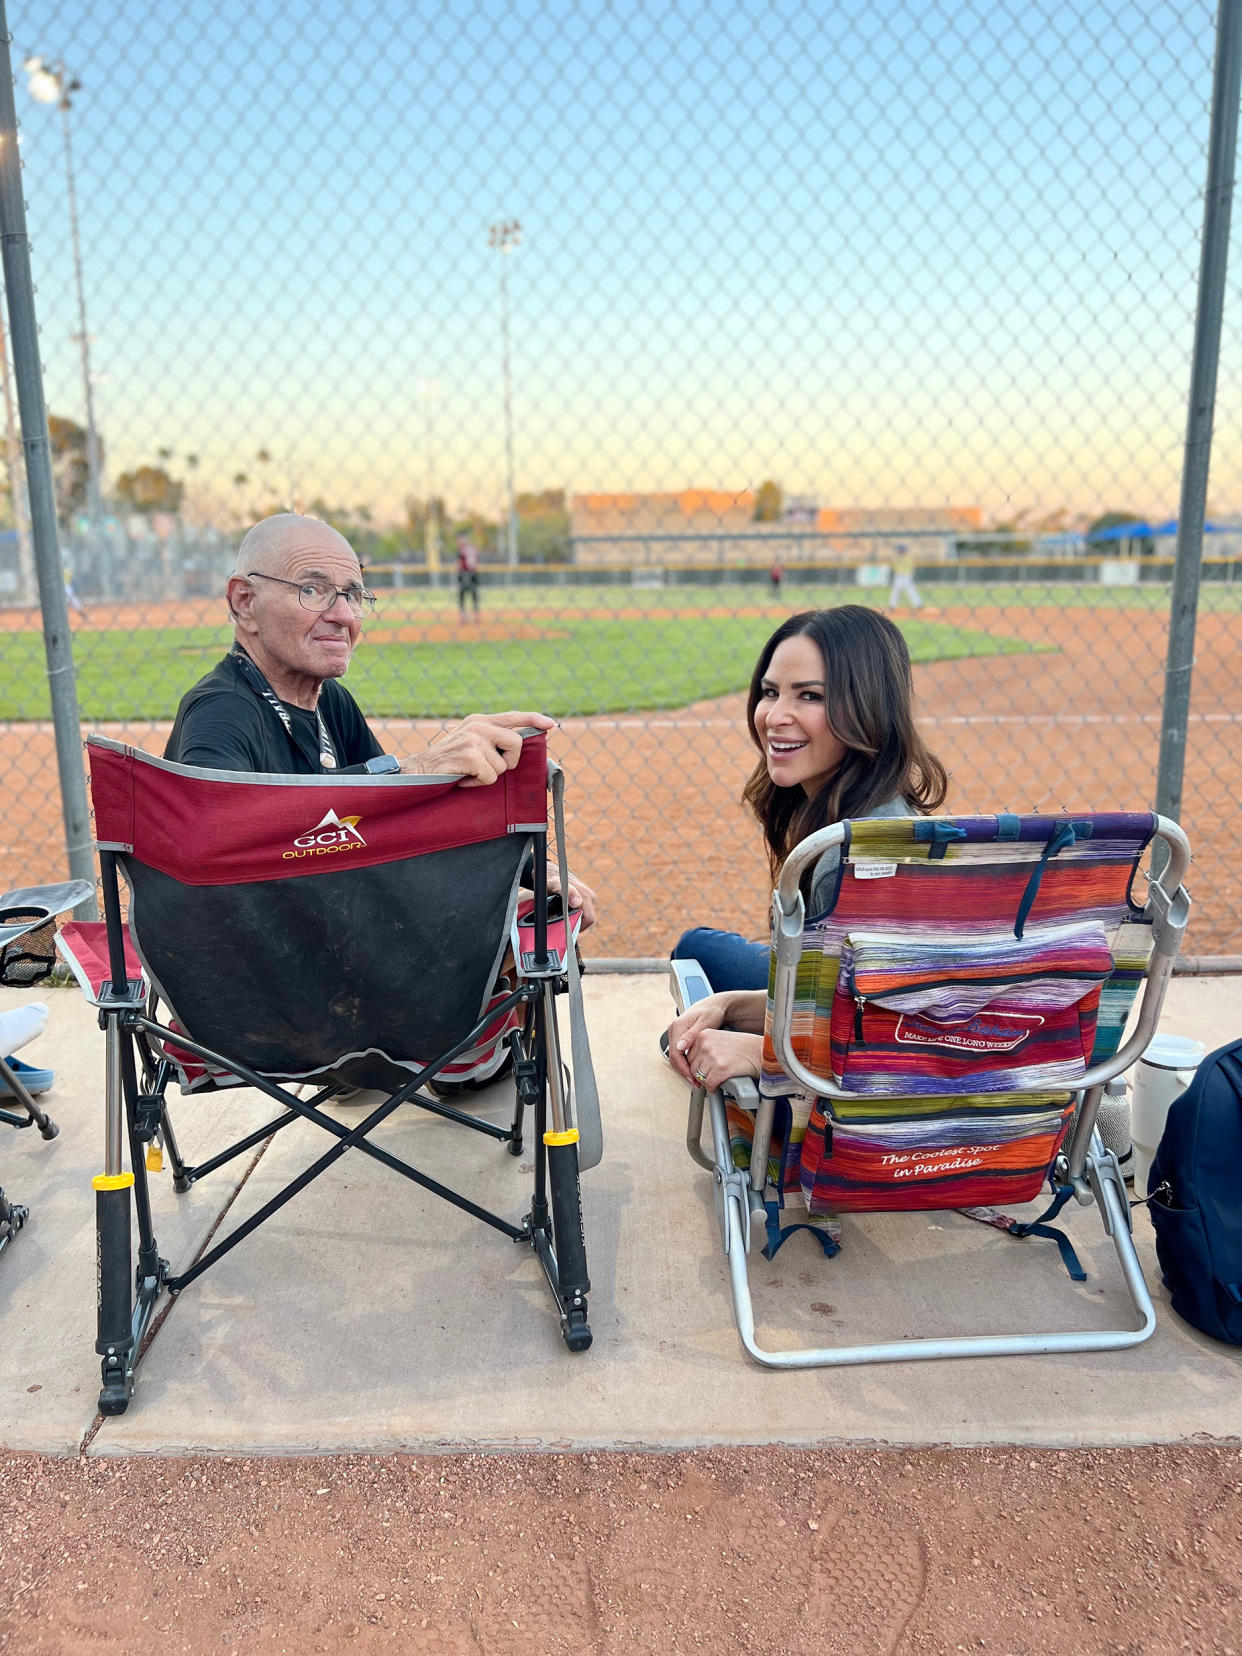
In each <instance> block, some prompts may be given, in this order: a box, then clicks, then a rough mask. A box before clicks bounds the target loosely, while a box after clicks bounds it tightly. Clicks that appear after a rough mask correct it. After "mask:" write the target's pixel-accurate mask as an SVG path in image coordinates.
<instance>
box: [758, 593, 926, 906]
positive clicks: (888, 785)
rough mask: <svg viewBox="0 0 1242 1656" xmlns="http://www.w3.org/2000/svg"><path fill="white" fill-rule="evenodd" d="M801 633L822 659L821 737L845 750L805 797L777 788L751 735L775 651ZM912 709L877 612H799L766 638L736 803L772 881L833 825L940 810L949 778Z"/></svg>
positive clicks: (907, 679) (892, 637) (910, 691)
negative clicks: (757, 835)
mask: <svg viewBox="0 0 1242 1656" xmlns="http://www.w3.org/2000/svg"><path fill="white" fill-rule="evenodd" d="M801 633H805V634H806V635H807V637H808V638H811V639H813V640H814V641H815V643H816V644H817V645H818V646H819V651H820V654H821V655H822V656H823V658H824V711H825V714H826V715H827V719H828V728H829V729H830V730H831V731H832V733H833V735H834V736H836V737H837V739H838V740H839V741H841V742H843V743H844V744H845V750H846V752H845V757H844V759H842V761H841V763H840V764H839V765H838V766H837V768H836V770H835V771H833V773H832V775H831V776H830V777H829V778H828V780H827V781H826V782H825V783H824V785H823V787H822V788H820V790H819V792H818V793H816V794H814V795H812V796H811V797H810V798H808V797H807V795H806V794H804V793H803V791H802V789H801V787H793V788H778V787H777V785H776V783H775V782H773V780H772V778H771V777H770V776H769V775H768V766H767V759H766V756H765V755H764V753H763V744H762V742H761V740H760V737H759V733H758V731H757V730H756V729H755V708H756V706H757V705H758V703H759V698H760V695H761V693H762V689H763V680H764V678H765V677H766V675H767V671H768V668H769V666H770V665H771V663H772V656H773V654H774V653H775V651H776V648H777V646H778V645H779V644H783V643H784V641H785V640H786V639H787V638H796V637H797V636H798V635H799V634H801ZM913 700H914V683H913V678H912V676H911V672H910V652H909V650H908V649H907V648H906V641H905V639H904V638H903V637H902V635H901V632H900V630H899V629H898V628H897V627H895V626H894V625H893V623H892V622H891V621H890V620H889V619H888V618H887V616H884V615H881V614H880V613H879V612H878V611H877V610H872V609H867V608H866V607H865V606H864V605H862V604H842V605H840V606H839V607H838V608H836V609H826V610H803V611H802V613H801V614H800V615H791V616H790V617H789V620H788V621H785V622H783V623H782V624H781V626H779V627H778V628H777V629H776V631H775V632H774V633H773V634H772V636H771V638H769V639H768V641H767V643H766V644H765V645H764V646H763V650H762V652H761V654H760V656H759V661H758V664H757V665H756V667H755V672H754V677H753V678H752V679H751V681H750V694H749V695H748V697H747V699H746V723H747V726H748V728H749V730H750V735H751V740H752V741H753V742H754V744H755V746H756V747H757V748H758V749H759V753H760V758H759V763H758V764H757V765H756V766H755V768H754V771H753V772H752V773H751V776H750V780H749V781H748V782H747V784H746V786H745V788H744V789H743V790H742V798H743V800H744V801H745V802H746V804H747V805H749V806H750V808H751V810H752V811H753V812H754V813H755V815H756V817H757V818H758V819H759V822H760V823H761V824H762V827H763V838H764V843H765V845H766V846H767V852H768V862H769V864H770V866H771V871H772V878H773V880H775V879H776V876H777V875H778V873H779V872H780V867H781V864H782V863H783V862H784V861H785V858H786V857H787V856H788V855H789V853H790V852H791V851H792V850H793V848H794V846H795V845H797V843H798V841H799V840H802V839H805V838H806V836H807V835H808V834H812V833H814V832H815V830H816V829H817V828H824V827H826V826H827V825H828V824H829V823H830V822H840V821H842V820H843V819H844V818H846V817H865V816H866V815H867V814H868V813H869V812H870V811H874V810H875V809H876V807H877V806H880V805H886V804H887V803H888V801H889V800H890V799H896V798H898V797H900V798H902V799H905V800H906V801H907V802H908V803H909V805H910V807H911V809H912V810H913V811H917V812H918V813H920V814H922V815H926V814H928V813H929V812H931V811H935V810H938V809H939V807H940V806H941V805H943V803H944V797H945V794H946V793H947V792H948V786H949V779H948V775H947V774H946V772H945V768H944V766H943V765H942V764H941V763H940V761H939V759H937V758H936V756H935V754H933V753H930V752H929V751H928V749H927V747H926V746H925V745H924V742H923V738H922V737H921V736H920V735H919V733H918V730H917V728H916V726H915V723H914V709H913Z"/></svg>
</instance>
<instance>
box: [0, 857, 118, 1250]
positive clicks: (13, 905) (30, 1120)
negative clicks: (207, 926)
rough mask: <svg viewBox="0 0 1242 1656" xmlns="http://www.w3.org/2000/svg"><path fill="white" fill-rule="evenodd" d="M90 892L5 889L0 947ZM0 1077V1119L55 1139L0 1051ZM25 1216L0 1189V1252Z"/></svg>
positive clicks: (81, 885) (75, 883)
mask: <svg viewBox="0 0 1242 1656" xmlns="http://www.w3.org/2000/svg"><path fill="white" fill-rule="evenodd" d="M94 895H95V888H94V886H92V885H91V884H90V882H89V881H87V880H70V881H67V882H65V883H63V884H61V885H55V886H28V887H24V888H23V889H22V890H20V891H16V892H7V893H6V894H5V895H4V897H3V899H0V946H4V947H7V946H8V945H9V944H10V943H17V942H20V941H21V939H22V938H23V937H24V936H25V935H26V934H27V932H31V931H37V930H38V928H39V927H40V926H45V925H47V923H48V921H49V920H52V921H54V920H55V918H56V916H57V915H58V914H64V913H66V912H67V911H68V910H70V909H75V908H79V907H80V906H81V905H82V904H83V903H85V902H88V901H89V900H90V899H91V898H92V897H93V896H94ZM27 908H29V910H30V921H29V924H28V925H26V924H24V923H22V922H20V921H16V920H14V919H13V918H12V916H13V915H14V914H17V913H24V912H25V910H26V909H27ZM0 1077H2V1078H3V1079H4V1081H5V1083H6V1085H7V1086H8V1089H9V1092H10V1094H11V1095H12V1098H13V1106H12V1108H10V1107H9V1106H8V1105H5V1106H3V1107H0V1121H2V1122H4V1123H5V1125H6V1126H9V1127H18V1128H21V1127H34V1126H37V1127H38V1129H39V1135H40V1137H41V1138H44V1139H54V1138H56V1137H57V1135H58V1134H59V1132H60V1128H59V1127H58V1126H57V1125H56V1123H55V1122H54V1121H53V1120H52V1118H51V1116H50V1115H48V1113H47V1111H46V1110H44V1109H43V1107H42V1105H40V1104H39V1103H38V1102H37V1101H36V1099H35V1097H34V1094H33V1093H32V1092H31V1091H30V1089H29V1088H28V1087H27V1086H26V1084H25V1082H24V1081H23V1080H22V1078H21V1076H20V1075H19V1074H18V1073H17V1072H16V1070H14V1068H13V1066H12V1065H11V1064H10V1063H8V1062H7V1060H6V1059H5V1057H4V1056H3V1054H0ZM19 1112H20V1113H19ZM29 1217H30V1209H29V1208H28V1207H25V1206H23V1205H22V1204H20V1203H18V1202H11V1201H10V1200H9V1199H8V1197H7V1196H6V1195H5V1194H4V1190H3V1188H0V1253H3V1252H4V1250H5V1248H7V1247H8V1245H9V1243H10V1242H12V1241H13V1239H14V1237H15V1236H16V1235H17V1233H18V1231H19V1230H21V1228H22V1226H23V1225H24V1224H25V1223H26V1221H27V1219H29Z"/></svg>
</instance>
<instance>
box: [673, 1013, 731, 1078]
mask: <svg viewBox="0 0 1242 1656" xmlns="http://www.w3.org/2000/svg"><path fill="white" fill-rule="evenodd" d="M727 1011H728V1002H727V1000H726V998H725V996H724V995H707V996H706V997H705V998H704V999H703V1000H701V1001H695V1003H694V1005H693V1006H691V1007H689V1008H688V1009H687V1010H686V1011H685V1012H680V1013H678V1015H677V1017H675V1018H674V1019H673V1021H672V1023H671V1024H669V1026H668V1061H669V1063H670V1064H671V1065H672V1066H673V1068H674V1069H675V1070H676V1071H677V1073H678V1075H680V1076H681V1077H682V1078H683V1079H684V1080H686V1081H689V1082H690V1083H691V1084H693V1082H694V1075H693V1073H692V1071H691V1069H690V1065H689V1062H688V1059H687V1057H686V1054H687V1052H688V1051H689V1049H690V1048H691V1046H692V1045H693V1043H694V1042H695V1041H696V1040H697V1039H698V1037H699V1036H700V1035H701V1034H703V1033H704V1032H705V1031H706V1030H709V1029H719V1028H720V1027H721V1025H722V1024H723V1023H724V1021H725V1014H726V1012H727Z"/></svg>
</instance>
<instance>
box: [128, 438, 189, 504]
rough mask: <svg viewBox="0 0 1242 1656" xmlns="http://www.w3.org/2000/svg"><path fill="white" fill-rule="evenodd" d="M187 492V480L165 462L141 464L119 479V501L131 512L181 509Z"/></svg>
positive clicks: (162, 451) (164, 451)
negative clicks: (183, 480) (170, 472)
mask: <svg viewBox="0 0 1242 1656" xmlns="http://www.w3.org/2000/svg"><path fill="white" fill-rule="evenodd" d="M160 452H161V453H167V450H161V451H160ZM184 494H185V484H184V483H182V482H181V480H180V478H176V477H172V476H170V475H169V473H168V472H166V471H165V470H164V468H163V466H139V467H138V469H137V471H132V472H122V473H121V475H120V476H119V477H118V478H117V480H116V498H117V501H118V503H119V504H120V505H121V506H123V507H125V508H126V509H127V510H128V511H131V512H179V511H180V510H181V499H182V496H183V495H184Z"/></svg>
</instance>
